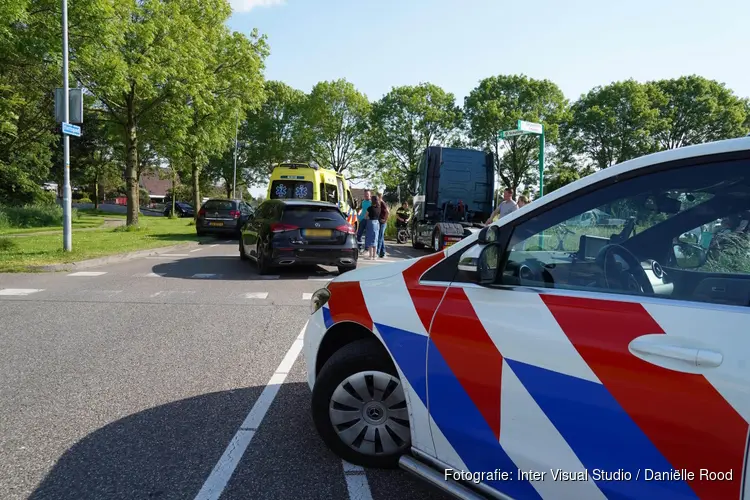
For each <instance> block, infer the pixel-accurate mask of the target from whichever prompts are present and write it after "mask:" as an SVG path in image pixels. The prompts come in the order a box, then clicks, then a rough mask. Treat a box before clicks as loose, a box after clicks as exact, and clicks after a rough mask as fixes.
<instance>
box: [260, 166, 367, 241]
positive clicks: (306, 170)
mask: <svg viewBox="0 0 750 500" xmlns="http://www.w3.org/2000/svg"><path fill="white" fill-rule="evenodd" d="M267 198H268V199H269V200H276V199H303V200H316V201H327V202H330V203H336V204H337V205H338V206H339V208H340V209H341V212H342V213H343V214H344V216H345V217H346V220H347V222H349V224H351V225H352V226H354V227H355V229H356V228H357V210H356V207H355V205H354V199H353V198H352V191H351V189H350V188H349V183H348V182H347V181H346V179H345V178H344V176H343V175H341V174H339V173H336V171H335V170H331V169H327V168H320V167H319V166H318V165H316V164H314V163H280V164H278V165H276V166H275V167H274V169H273V172H272V173H271V180H270V182H269V183H268V195H267Z"/></svg>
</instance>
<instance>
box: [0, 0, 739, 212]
mask: <svg viewBox="0 0 750 500" xmlns="http://www.w3.org/2000/svg"><path fill="white" fill-rule="evenodd" d="M58 4H59V2H57V1H56V0H38V1H35V2H33V3H30V2H27V1H25V0H6V2H3V5H2V7H0V18H2V19H3V20H4V21H3V23H2V24H1V25H0V203H1V202H6V203H8V202H10V203H21V202H28V201H33V198H34V197H35V196H37V195H38V192H39V187H38V186H39V185H40V184H41V183H43V182H44V181H47V180H49V178H50V176H53V177H56V178H58V179H60V178H61V177H62V172H63V170H62V169H63V165H62V153H61V148H60V140H59V138H60V136H59V130H58V126H57V124H55V123H54V120H53V109H52V107H53V103H52V96H53V93H52V89H53V88H54V87H55V86H59V83H58V82H59V80H60V58H61V51H60V37H59V33H60V12H59V5H58ZM230 14H231V9H230V7H229V5H228V3H227V2H226V0H138V1H135V0H131V1H126V2H114V3H113V2H109V1H108V0H79V1H77V2H73V3H72V4H71V11H70V13H69V19H70V46H71V74H72V77H73V79H74V81H75V82H76V84H78V85H80V86H82V87H84V88H85V90H86V93H87V96H86V109H85V123H84V124H83V129H84V135H83V137H82V138H74V139H73V140H72V141H71V143H72V144H73V152H72V155H71V157H72V159H73V165H72V168H71V175H72V177H73V179H74V180H75V181H76V183H78V184H87V185H91V186H100V185H102V186H111V187H112V189H115V190H122V191H123V192H124V193H125V194H126V195H127V198H128V223H129V224H136V223H137V222H138V204H139V203H138V199H139V190H138V183H139V179H140V176H141V175H142V174H143V173H144V172H147V171H154V170H155V171H158V172H160V174H161V175H163V176H165V177H169V178H172V179H175V180H178V179H179V180H180V181H181V182H182V183H183V188H182V189H180V191H182V192H183V193H184V191H185V189H184V187H185V186H189V191H190V193H191V198H192V199H193V201H194V203H195V204H196V205H198V204H199V203H200V199H201V192H205V191H206V190H207V189H209V188H210V187H211V186H212V185H214V184H215V183H217V182H222V183H223V184H224V186H225V187H226V193H227V194H231V193H232V192H233V189H234V187H235V186H234V185H233V182H234V176H233V167H234V154H235V151H234V140H235V132H236V131H237V130H239V132H238V136H239V142H238V144H239V147H238V148H237V170H238V179H237V184H239V185H242V186H251V185H260V184H264V183H265V182H267V180H268V177H269V175H270V172H271V170H272V168H273V165H274V164H276V163H278V162H281V161H289V160H294V161H315V162H316V163H318V164H320V165H322V166H324V167H329V168H333V169H335V170H337V171H339V172H344V173H346V175H347V176H348V177H350V178H356V179H367V180H368V181H369V182H371V183H373V184H379V185H385V186H386V189H387V190H395V189H396V188H400V189H401V192H402V193H411V192H413V191H412V190H413V187H414V185H415V182H414V181H415V176H416V173H417V168H418V163H419V159H420V156H421V154H422V152H423V151H424V149H425V148H426V147H428V146H434V145H443V146H452V147H472V148H478V149H483V150H486V151H488V152H493V153H495V158H496V167H497V171H498V175H499V177H500V178H501V180H502V183H503V184H504V185H506V186H509V187H511V188H513V189H515V190H518V188H519V187H522V186H523V187H526V188H528V187H529V186H534V185H536V184H537V183H538V180H539V179H538V173H537V172H538V168H537V167H538V165H537V161H538V159H537V155H536V147H537V146H536V140H535V139H534V138H532V137H523V136H522V137H517V138H513V139H510V140H500V139H499V138H498V132H499V131H501V130H505V129H511V128H514V127H515V123H516V121H517V120H519V119H522V120H527V121H532V122H540V123H543V124H544V126H545V130H546V139H547V142H548V144H549V146H550V148H549V149H548V151H549V155H548V163H547V165H548V166H549V170H548V171H547V173H546V174H545V176H546V177H545V192H549V191H550V190H553V189H555V188H557V187H559V186H561V185H564V184H566V183H568V182H570V181H572V180H575V179H577V178H578V177H580V176H582V175H586V174H587V173H589V172H591V171H593V170H596V169H601V168H606V167H608V166H610V165H613V164H615V163H618V162H621V161H624V160H627V159H630V158H633V157H636V156H639V155H642V154H646V153H649V152H654V151H658V150H662V149H669V148H675V147H680V146H684V145H688V144H695V143H699V142H705V141H710V140H717V139H723V138H730V137H737V136H741V135H745V134H747V133H748V131H749V130H750V100H748V99H743V98H740V97H738V96H736V95H735V94H734V93H733V92H732V91H731V90H730V89H728V88H726V87H725V86H724V85H722V84H720V83H718V82H715V81H712V80H707V79H705V78H702V77H699V76H686V77H682V78H677V79H671V80H661V81H654V82H647V83H639V82H636V81H633V80H628V81H622V82H616V83H612V84H610V85H607V86H604V87H596V88H594V89H592V90H591V91H590V92H588V93H587V94H585V95H583V96H581V97H580V98H579V99H578V100H577V101H575V102H573V103H570V102H568V100H567V99H566V98H565V96H564V94H563V92H562V91H561V90H560V88H559V87H558V86H557V85H555V84H554V83H553V82H551V81H549V80H535V79H532V78H528V77H526V76H523V75H500V76H494V77H489V78H486V79H484V80H482V81H481V82H479V84H478V86H477V87H476V88H474V89H473V90H472V91H471V92H470V93H469V95H468V96H467V97H466V99H465V101H464V103H463V106H460V105H459V104H458V103H457V102H456V99H455V96H454V95H453V94H451V93H448V92H446V91H445V90H443V89H442V88H440V87H439V86H437V85H434V84H431V83H422V84H419V85H415V86H403V87H396V88H393V89H392V90H391V91H390V92H388V93H387V94H386V95H385V96H383V97H382V98H381V99H379V100H377V101H375V102H371V101H370V100H369V99H368V98H367V96H365V95H364V94H363V93H361V92H359V91H358V90H357V89H356V88H355V86H354V85H353V84H352V83H350V82H348V81H346V80H343V79H341V80H334V81H327V82H320V83H318V84H317V85H315V86H314V87H313V89H312V90H311V92H309V93H305V92H303V91H300V90H297V89H294V88H292V87H290V86H288V85H286V84H284V83H282V82H276V81H264V79H263V68H264V61H265V58H266V57H267V56H268V54H269V48H268V46H267V44H266V41H265V39H264V37H262V36H260V35H259V34H258V33H257V32H253V33H251V34H250V35H249V36H245V35H242V34H240V33H233V32H231V31H229V30H228V29H227V27H226V21H227V19H228V17H229V15H230ZM5 20H9V21H8V22H6V21H5ZM99 195H100V193H97V196H99Z"/></svg>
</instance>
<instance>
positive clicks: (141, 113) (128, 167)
mask: <svg viewBox="0 0 750 500" xmlns="http://www.w3.org/2000/svg"><path fill="white" fill-rule="evenodd" d="M80 3H81V4H82V5H80V6H79V8H78V10H76V11H74V12H72V13H71V18H72V19H73V20H74V22H75V21H76V19H81V18H83V17H84V16H93V14H92V12H90V11H87V10H86V7H87V6H89V5H90V4H94V3H97V0H89V1H88V2H80ZM230 12H231V9H230V7H229V5H228V3H227V2H226V0H204V1H202V2H200V3H198V2H194V1H192V0H141V1H138V2H113V3H112V4H111V10H110V11H109V12H107V14H108V15H107V16H106V17H104V18H102V20H101V23H103V24H105V25H106V27H107V30H106V33H105V34H106V35H107V36H105V37H102V38H100V39H98V40H96V42H97V43H86V40H85V39H82V37H83V36H85V35H84V34H81V35H80V36H77V37H74V36H73V35H72V34H71V45H72V46H73V48H74V50H73V52H72V54H73V56H72V58H71V65H72V69H73V74H74V75H75V76H76V78H77V79H78V80H79V81H80V82H81V83H82V84H83V85H84V86H85V87H86V88H87V89H88V90H89V91H90V92H91V93H93V95H94V96H96V98H97V99H98V100H99V102H101V103H102V107H103V110H104V112H105V113H106V114H107V115H108V117H109V119H111V120H112V121H113V123H114V124H116V125H117V127H118V129H119V132H120V138H121V141H122V145H123V146H124V147H123V150H124V152H125V180H126V183H127V191H128V206H127V224H128V225H133V224H137V223H138V213H139V212H138V206H139V202H138V168H139V159H138V152H139V140H140V139H141V137H140V132H142V131H143V132H145V131H147V130H149V129H150V130H151V131H153V130H157V129H162V128H164V127H168V130H169V131H170V134H171V136H172V139H173V140H179V139H182V138H184V137H185V135H186V132H187V129H188V127H189V126H190V124H191V118H192V115H191V113H190V112H189V110H187V109H186V107H187V105H188V96H191V95H192V96H201V91H202V89H205V88H206V83H207V80H209V81H212V80H213V79H215V76H214V74H213V72H214V71H215V70H216V66H213V65H211V62H213V61H215V57H213V54H214V52H215V45H214V43H215V42H216V39H217V36H216V33H217V32H218V31H221V30H222V29H226V28H225V27H224V22H225V21H226V20H227V18H228V17H229V14H230ZM76 15H77V16H80V17H78V18H77V17H76ZM249 77H251V76H250V75H249ZM204 95H205V94H204Z"/></svg>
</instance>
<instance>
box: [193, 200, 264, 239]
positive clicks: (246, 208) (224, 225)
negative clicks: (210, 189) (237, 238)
mask: <svg viewBox="0 0 750 500" xmlns="http://www.w3.org/2000/svg"><path fill="white" fill-rule="evenodd" d="M252 215H253V207H251V206H250V205H248V204H247V203H245V202H244V201H242V200H227V199H220V198H215V199H210V200H208V201H206V202H205V203H204V204H203V206H202V207H201V209H200V210H199V211H198V220H197V221H195V230H196V232H197V233H198V236H203V235H204V234H233V235H239V233H240V229H241V228H242V226H243V225H244V224H245V222H247V221H248V219H250V217H251V216H252Z"/></svg>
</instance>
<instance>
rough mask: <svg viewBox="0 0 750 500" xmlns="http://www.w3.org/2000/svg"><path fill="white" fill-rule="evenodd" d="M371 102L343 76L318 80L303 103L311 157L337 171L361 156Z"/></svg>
mask: <svg viewBox="0 0 750 500" xmlns="http://www.w3.org/2000/svg"><path fill="white" fill-rule="evenodd" d="M369 113H370V102H369V101H368V100H367V97H366V96H365V95H364V94H361V93H359V92H358V91H357V89H356V88H354V85H353V84H351V83H350V82H347V81H346V80H344V79H341V80H335V81H330V82H320V83H318V84H316V85H315V87H313V89H312V92H311V93H310V95H309V96H308V99H307V103H306V106H305V132H306V137H307V138H306V140H307V143H308V144H310V145H311V154H312V157H313V159H314V160H315V161H316V162H317V163H318V164H320V165H321V166H324V167H327V168H331V169H333V170H335V171H336V172H344V171H345V170H347V169H349V168H351V167H353V166H357V165H358V164H359V163H360V162H361V161H362V159H363V155H364V146H365V134H366V131H367V118H368V115H369Z"/></svg>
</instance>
